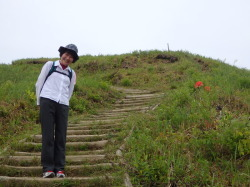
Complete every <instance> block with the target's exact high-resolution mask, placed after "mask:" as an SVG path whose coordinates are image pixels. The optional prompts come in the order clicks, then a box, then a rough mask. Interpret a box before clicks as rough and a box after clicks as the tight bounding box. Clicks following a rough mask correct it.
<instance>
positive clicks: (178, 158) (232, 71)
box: [0, 51, 250, 186]
mask: <svg viewBox="0 0 250 187" xmlns="http://www.w3.org/2000/svg"><path fill="white" fill-rule="evenodd" d="M47 60H51V59H46V58H44V59H22V60H18V61H15V62H13V64H12V65H3V64H2V65H0V86H1V89H0V98H1V99H0V148H1V150H3V149H4V148H6V147H9V149H10V150H11V147H12V146H13V145H14V144H17V143H18V141H20V140H21V139H22V138H24V137H27V136H28V135H29V134H31V133H33V132H36V131H39V130H40V126H39V125H38V122H39V117H38V107H37V106H36V98H35V92H34V91H35V87H34V85H35V82H36V80H37V77H38V75H39V73H40V70H41V68H42V65H43V63H44V62H46V61H47ZM52 60H55V59H52ZM72 68H73V69H74V70H75V71H76V73H77V85H76V87H75V92H74V95H73V97H72V99H71V102H70V104H71V108H70V119H71V120H78V119H80V118H84V116H87V115H88V114H94V113H95V112H96V111H97V110H98V109H100V108H105V107H109V106H110V104H111V103H113V102H114V101H115V100H116V99H118V98H119V97H122V95H120V94H119V93H118V92H117V91H115V90H113V89H112V87H111V86H112V85H115V86H124V87H131V88H139V89H148V90H151V91H159V92H163V93H164V94H165V96H164V98H163V99H162V101H161V103H159V106H158V108H156V109H155V110H154V111H152V112H150V113H147V114H134V115H131V116H130V118H129V119H128V128H132V127H134V131H133V133H132V135H131V137H130V138H129V139H128V141H127V145H126V153H125V159H126V162H127V165H126V166H127V168H126V169H127V170H128V172H129V174H130V176H131V177H132V182H133V184H134V185H142V186H157V185H159V186H164V185H170V184H171V185H173V186H175V185H178V186H186V185H190V186H195V185H198V186H203V185H210V186H231V185H233V186H240V185H243V186H247V185H249V181H250V180H249V179H250V174H249V173H250V159H249V158H250V122H249V120H250V119H249V116H250V115H249V114H250V72H249V71H248V70H245V69H238V68H236V67H233V66H230V65H227V64H225V63H223V62H220V61H217V60H214V59H210V58H205V57H202V56H199V55H193V54H190V53H188V52H182V51H177V52H166V51H135V52H133V53H131V54H123V55H112V56H111V55H109V56H102V55H100V56H90V55H86V56H81V57H80V60H79V61H78V62H77V63H75V64H73V65H72Z"/></svg>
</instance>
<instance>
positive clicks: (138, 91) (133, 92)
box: [114, 87, 154, 94]
mask: <svg viewBox="0 0 250 187" xmlns="http://www.w3.org/2000/svg"><path fill="white" fill-rule="evenodd" d="M114 89H115V90H118V91H121V92H122V93H126V94H150V93H154V92H152V91H149V90H140V89H133V88H131V89H130V88H122V87H114Z"/></svg>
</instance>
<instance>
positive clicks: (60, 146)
mask: <svg viewBox="0 0 250 187" xmlns="http://www.w3.org/2000/svg"><path fill="white" fill-rule="evenodd" d="M68 113H69V107H68V106H67V105H62V104H59V103H57V102H55V101H52V100H50V99H46V98H40V120H41V126H42V155H41V162H42V166H43V172H46V171H54V172H57V171H63V170H64V165H65V147H66V134H67V125H68Z"/></svg>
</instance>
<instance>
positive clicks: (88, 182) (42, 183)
mask: <svg viewBox="0 0 250 187" xmlns="http://www.w3.org/2000/svg"><path fill="white" fill-rule="evenodd" d="M119 181H122V180H121V179H120V178H119V177H116V178H115V177H113V176H112V175H111V174H109V173H106V174H104V175H101V176H94V177H67V178H65V179H62V178H56V177H55V178H42V177H7V176H0V186H26V187H31V186H32V187H33V186H36V187H37V186H39V187H48V186H65V185H67V186H86V187H88V186H113V184H115V185H116V186H120V185H121V186H123V185H122V184H121V183H120V184H119Z"/></svg>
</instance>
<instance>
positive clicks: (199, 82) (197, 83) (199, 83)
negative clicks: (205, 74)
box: [194, 81, 203, 88]
mask: <svg viewBox="0 0 250 187" xmlns="http://www.w3.org/2000/svg"><path fill="white" fill-rule="evenodd" d="M201 86H203V82H201V81H198V82H196V83H195V85H194V87H195V88H199V87H201Z"/></svg>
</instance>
